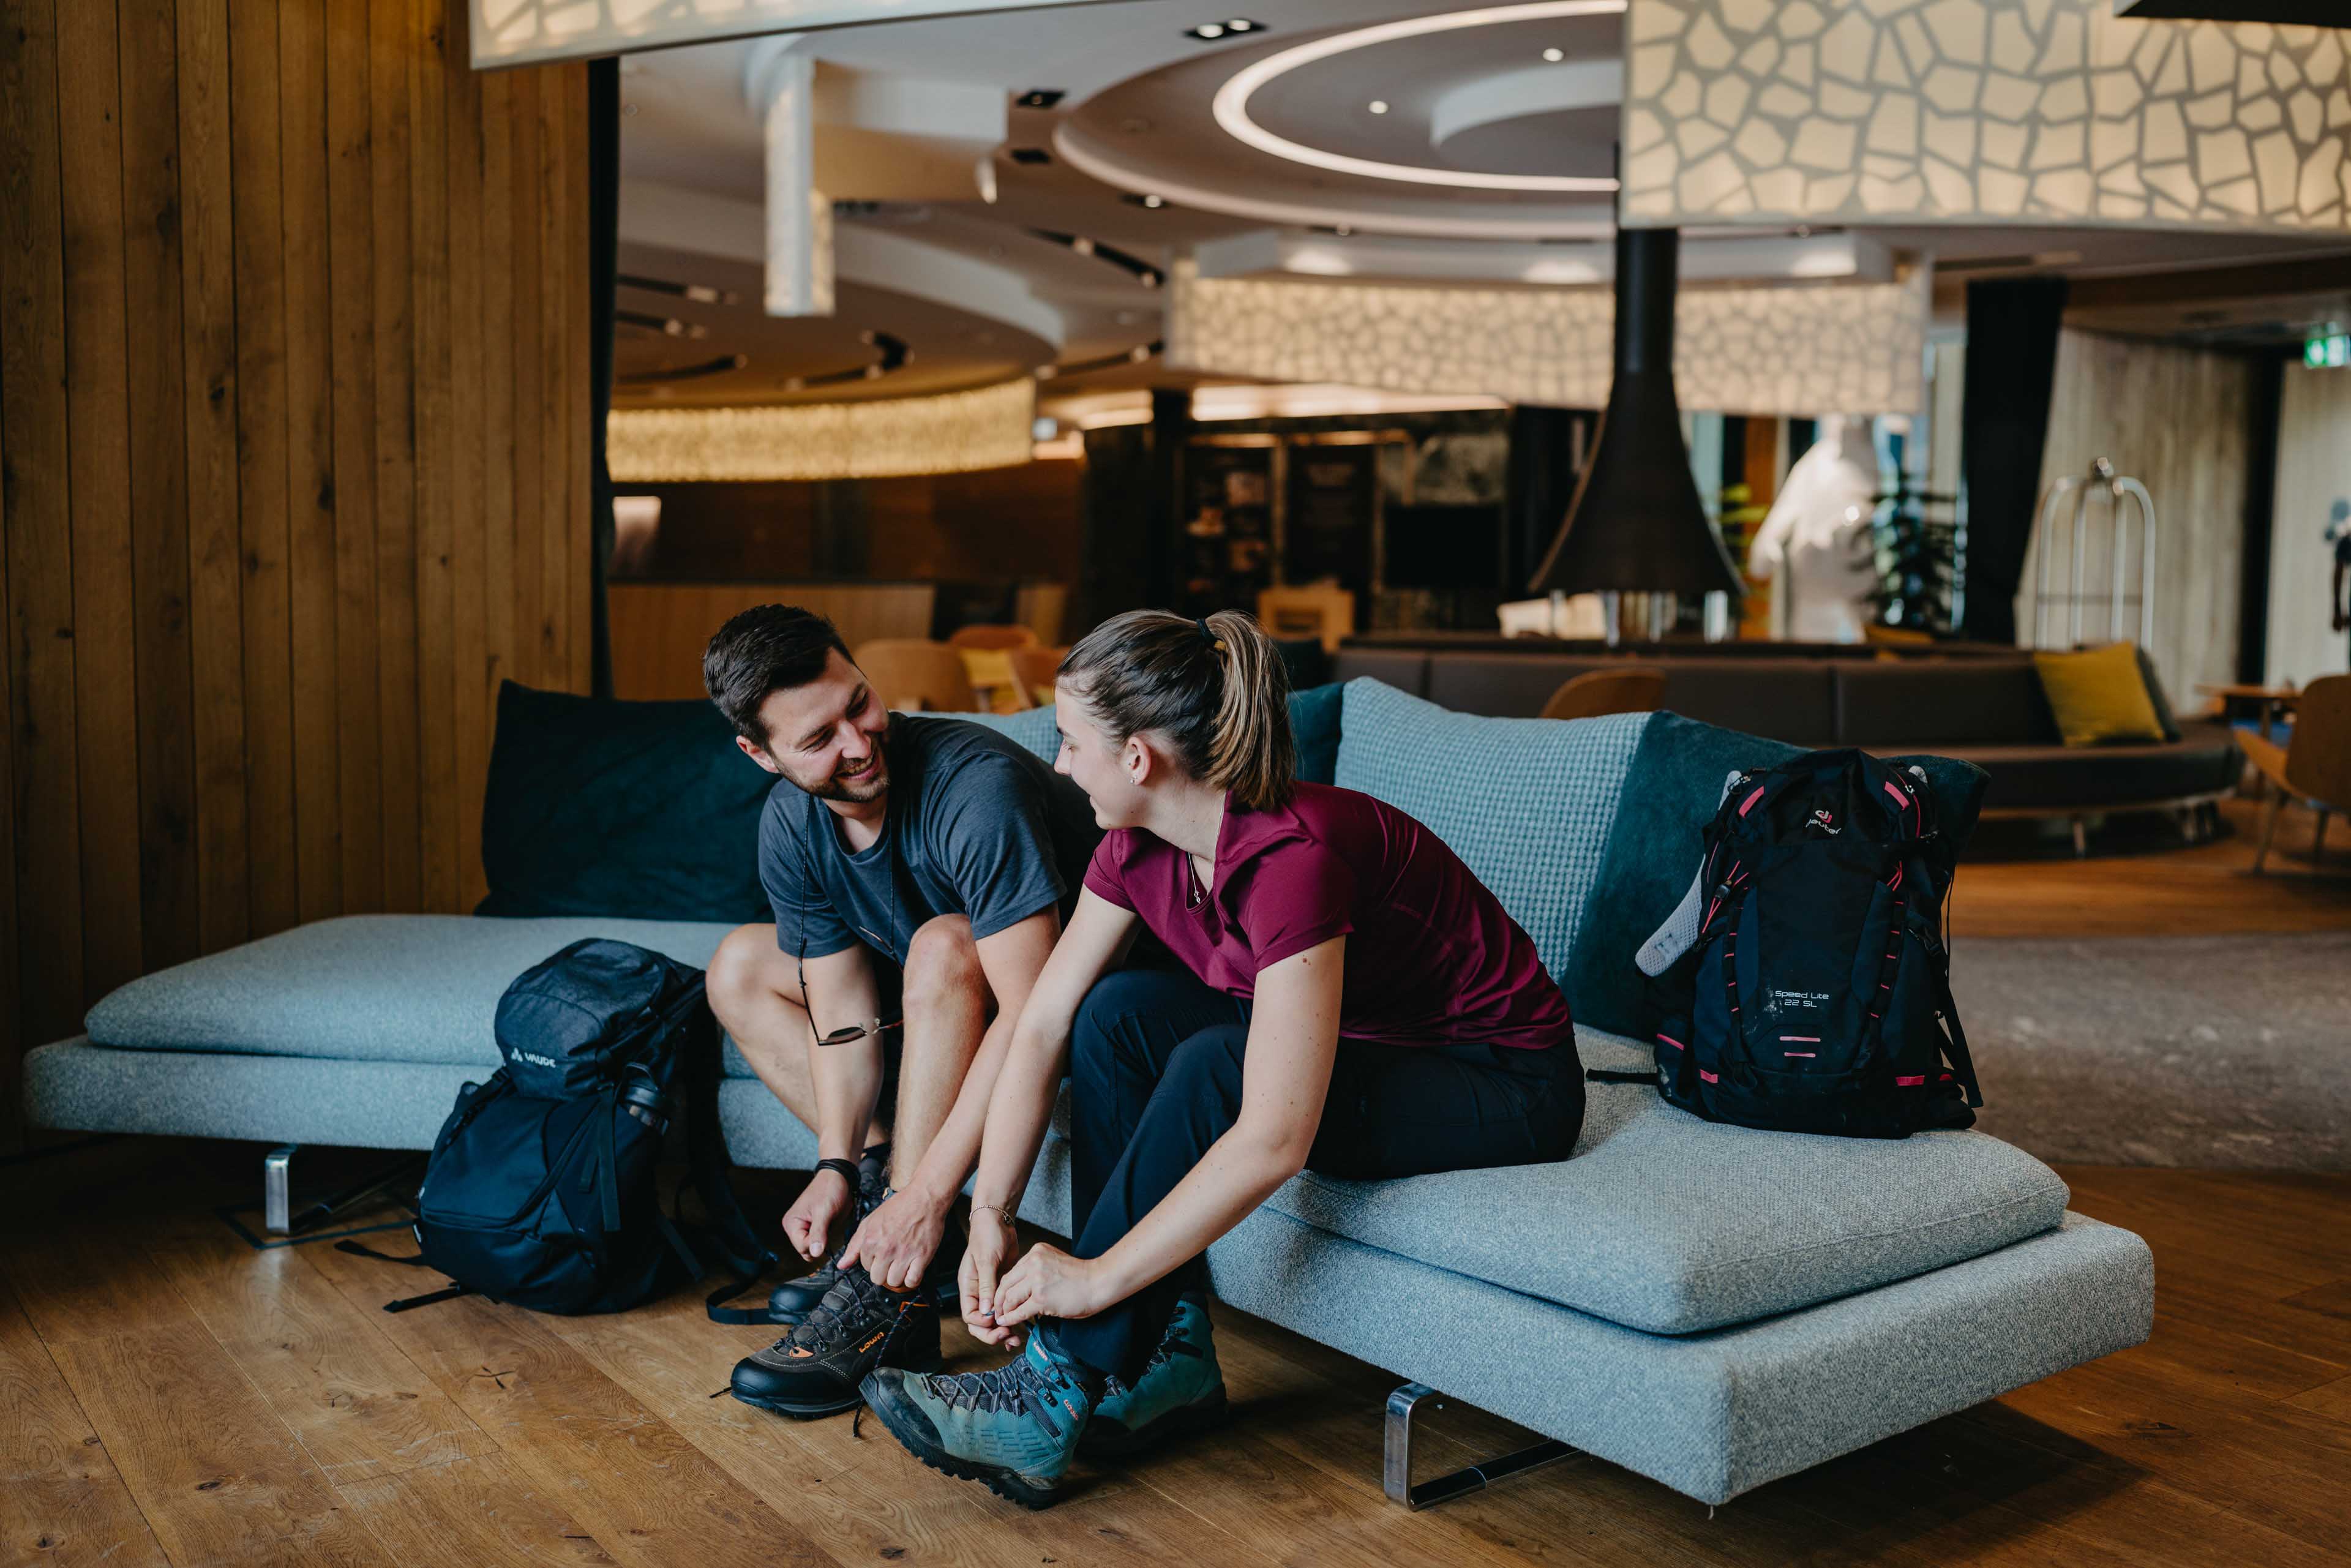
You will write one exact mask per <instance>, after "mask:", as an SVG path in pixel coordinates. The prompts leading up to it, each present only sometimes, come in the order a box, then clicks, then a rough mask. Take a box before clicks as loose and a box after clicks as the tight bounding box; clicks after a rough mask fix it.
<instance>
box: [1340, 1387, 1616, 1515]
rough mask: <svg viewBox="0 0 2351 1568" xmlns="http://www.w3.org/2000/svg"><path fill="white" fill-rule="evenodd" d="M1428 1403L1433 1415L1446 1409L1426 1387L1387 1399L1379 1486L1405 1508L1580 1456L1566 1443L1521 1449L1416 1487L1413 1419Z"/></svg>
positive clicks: (1431, 1504)
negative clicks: (1386, 1416)
mask: <svg viewBox="0 0 2351 1568" xmlns="http://www.w3.org/2000/svg"><path fill="white" fill-rule="evenodd" d="M1423 1400H1427V1401H1428V1402H1429V1404H1430V1406H1431V1407H1432V1408H1434V1409H1440V1410H1441V1409H1443V1408H1444V1406H1445V1399H1444V1396H1442V1395H1440V1394H1438V1393H1437V1390H1435V1389H1434V1388H1431V1387H1429V1386H1428V1385H1426V1384H1422V1383H1407V1384H1405V1385H1403V1386H1402V1387H1400V1388H1398V1389H1397V1390H1396V1391H1395V1393H1393V1394H1391V1395H1389V1396H1388V1418H1387V1444H1386V1452H1385V1455H1384V1460H1383V1463H1382V1466H1381V1475H1380V1484H1381V1486H1382V1488H1383V1489H1384V1490H1385V1491H1386V1492H1387V1494H1388V1498H1389V1500H1391V1501H1394V1502H1400V1503H1402V1504H1404V1505H1405V1507H1406V1508H1408V1509H1412V1510H1414V1511H1418V1510H1421V1509H1424V1508H1431V1507H1434V1506H1435V1505H1437V1503H1440V1502H1446V1501H1448V1500H1451V1499H1454V1498H1457V1497H1460V1496H1463V1495H1464V1494H1466V1493H1468V1492H1473V1491H1483V1490H1485V1489H1486V1488H1488V1487H1489V1486H1491V1485H1493V1484H1494V1483H1495V1482H1496V1481H1499V1480H1500V1479H1503V1478H1504V1477H1506V1476H1514V1475H1517V1474H1519V1473H1520V1471H1522V1470H1531V1469H1534V1468H1535V1467H1536V1466H1538V1465H1548V1464H1550V1463H1552V1461H1553V1460H1555V1459H1564V1458H1569V1457H1570V1456H1572V1455H1573V1454H1575V1453H1577V1452H1578V1451H1579V1450H1577V1449H1574V1448H1569V1447H1568V1446H1567V1445H1566V1444H1565V1443H1561V1442H1548V1441H1547V1442H1541V1443H1537V1444H1536V1445H1535V1446H1534V1447H1532V1448H1520V1450H1519V1451H1518V1452H1517V1453H1515V1454H1504V1455H1502V1456H1501V1457H1500V1458H1492V1459H1482V1460H1480V1461H1479V1462H1478V1463H1477V1464H1474V1465H1470V1466H1468V1467H1466V1468H1464V1469H1458V1470H1455V1471H1454V1472H1453V1473H1452V1474H1450V1475H1444V1476H1438V1477H1437V1478H1436V1479H1433V1480H1426V1481H1423V1482H1421V1483H1420V1484H1419V1485H1418V1486H1415V1485H1414V1484H1413V1480H1412V1418H1413V1416H1414V1414H1415V1412H1416V1411H1417V1410H1418V1408H1419V1407H1420V1404H1421V1402H1422V1401H1423Z"/></svg>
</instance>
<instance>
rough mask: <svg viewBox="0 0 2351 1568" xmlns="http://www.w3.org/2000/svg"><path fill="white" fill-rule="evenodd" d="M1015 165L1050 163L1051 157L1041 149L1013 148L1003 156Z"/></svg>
mask: <svg viewBox="0 0 2351 1568" xmlns="http://www.w3.org/2000/svg"><path fill="white" fill-rule="evenodd" d="M1005 156H1006V157H1008V158H1009V159H1011V160H1012V161H1013V162H1015V163H1050V162H1052V161H1053V155H1052V154H1051V153H1050V152H1046V151H1045V150H1044V149H1043V148H1042V147H1015V148H1014V149H1012V151H1011V152H1008V153H1006V154H1005Z"/></svg>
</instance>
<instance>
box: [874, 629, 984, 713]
mask: <svg viewBox="0 0 2351 1568" xmlns="http://www.w3.org/2000/svg"><path fill="white" fill-rule="evenodd" d="M856 663H857V667H858V668H859V669H861V670H862V671H864V672H865V678H866V680H867V681H869V682H871V683H872V686H873V689H874V690H875V691H877V692H879V693H880V694H881V695H882V705H883V706H884V707H891V708H895V709H897V710H898V711H899V712H901V713H916V712H928V713H978V712H980V711H981V709H980V706H979V694H978V693H977V692H976V691H974V690H973V689H972V685H971V677H970V676H969V675H968V674H965V673H964V667H963V652H962V650H960V649H958V648H955V647H953V646H950V645H949V644H947V643H925V642H919V641H916V640H914V639H913V638H901V637H883V638H880V639H878V640H876V641H874V642H872V643H859V644H858V646H857V659H856Z"/></svg>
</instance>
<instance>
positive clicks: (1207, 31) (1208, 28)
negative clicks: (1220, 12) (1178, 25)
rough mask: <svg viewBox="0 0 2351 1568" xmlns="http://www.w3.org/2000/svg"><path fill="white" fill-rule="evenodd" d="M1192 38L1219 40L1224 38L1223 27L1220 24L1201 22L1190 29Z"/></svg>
mask: <svg viewBox="0 0 2351 1568" xmlns="http://www.w3.org/2000/svg"><path fill="white" fill-rule="evenodd" d="M1192 36H1193V37H1196V38H1221V37H1224V36H1225V26H1224V24H1223V23H1221V22H1203V23H1201V24H1200V25H1199V26H1196V27H1195V28H1193V29H1192Z"/></svg>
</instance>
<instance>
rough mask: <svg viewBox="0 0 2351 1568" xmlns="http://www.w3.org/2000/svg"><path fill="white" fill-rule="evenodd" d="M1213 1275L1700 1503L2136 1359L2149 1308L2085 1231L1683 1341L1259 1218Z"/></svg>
mask: <svg viewBox="0 0 2351 1568" xmlns="http://www.w3.org/2000/svg"><path fill="white" fill-rule="evenodd" d="M1208 1274H1209V1278H1210V1280H1211V1281H1212V1282H1213V1283H1214V1285H1215V1288H1216V1292H1217V1296H1218V1297H1219V1298H1220V1299H1222V1300H1224V1301H1229V1302H1231V1303H1232V1304H1233V1305H1234V1306H1236V1307H1238V1308H1239V1309H1240V1310H1241V1311H1242V1312H1250V1313H1254V1314H1255V1315H1256V1316H1258V1317H1260V1318H1266V1319H1269V1320H1270V1321H1271V1322H1277V1323H1280V1325H1281V1326H1282V1327H1284V1328H1287V1329H1290V1330H1293V1331H1295V1332H1296V1333H1301V1334H1304V1335H1306V1336H1307V1337H1308V1338H1310V1339H1313V1340H1317V1341H1320V1342H1321V1343H1323V1344H1327V1345H1330V1346H1332V1347H1333V1348H1334V1349H1337V1350H1340V1351H1343V1352H1344V1353H1346V1354H1349V1355H1352V1356H1355V1357H1357V1358H1359V1359H1361V1360H1364V1361H1367V1362H1370V1363H1371V1364H1373V1365H1374V1366H1381V1367H1385V1368H1386V1369H1387V1370H1388V1371H1390V1372H1392V1373H1394V1374H1395V1375H1397V1376H1398V1377H1402V1378H1409V1379H1411V1380H1412V1381H1414V1382H1416V1383H1424V1384H1426V1385H1429V1386H1430V1387H1432V1388H1441V1389H1443V1390H1444V1391H1445V1392H1446V1394H1447V1395H1448V1396H1451V1397H1453V1398H1456V1399H1458V1400H1460V1401H1462V1402H1463V1403H1464V1404H1469V1405H1475V1406H1479V1408H1481V1409H1485V1410H1490V1411H1492V1412H1493V1413H1494V1414H1496V1415H1498V1416H1503V1417H1505V1418H1506V1419H1509V1420H1512V1421H1519V1422H1523V1423H1524V1424H1525V1425H1527V1426H1529V1427H1533V1428H1534V1429H1535V1430H1536V1431H1538V1432H1541V1433H1542V1434H1543V1435H1545V1436H1546V1437H1556V1438H1559V1439H1560V1440H1561V1441H1562V1442H1565V1443H1568V1444H1570V1445H1572V1446H1573V1447H1575V1448H1581V1449H1583V1450H1584V1451H1585V1452H1587V1453H1592V1454H1596V1455H1598V1456H1599V1457H1600V1458H1604V1459H1607V1460H1609V1461H1611V1462H1612V1463H1615V1464H1620V1465H1623V1466H1625V1468H1627V1469H1633V1470H1637V1471H1639V1472H1640V1473H1641V1474H1643V1475H1645V1476H1648V1477H1650V1478H1652V1479H1656V1480H1659V1481H1662V1482H1664V1483H1665V1484H1666V1485H1667V1486H1669V1487H1672V1488H1674V1489H1675V1490H1677V1491H1681V1492H1685V1493H1687V1494H1688V1495H1689V1496H1691V1497H1694V1498H1696V1499H1698V1500H1699V1501H1700V1502H1709V1503H1713V1502H1724V1501H1728V1500H1729V1499H1731V1498H1733V1497H1736V1496H1737V1495H1739V1494H1740V1492H1743V1491H1747V1490H1751V1489H1753V1488H1755V1487H1759V1486H1761V1485H1762V1484H1763V1483H1764V1482H1766V1481H1769V1480H1772V1479H1776V1478H1778V1477H1780V1476H1784V1475H1790V1474H1792V1473H1793V1472H1795V1471H1797V1470H1801V1469H1804V1468H1805V1467H1806V1466H1808V1465H1815V1464H1818V1463H1820V1462H1821V1461H1822V1460H1823V1459H1827V1458H1834V1457H1835V1456H1836V1455H1838V1454H1844V1453H1850V1452H1852V1451H1853V1450H1854V1449H1855V1448H1861V1447H1862V1446H1864V1445H1865V1444H1868V1443H1873V1442H1876V1440H1877V1439H1879V1438H1880V1437H1888V1436H1891V1435H1892V1434H1894V1433H1896V1432H1900V1431H1905V1430H1907V1429H1908V1428H1909V1427H1916V1426H1917V1425H1918V1424H1919V1423H1921V1422H1924V1421H1931V1420H1933V1419H1934V1418H1935V1417H1937V1416H1944V1415H1949V1413H1951V1412H1952V1411H1955V1410H1964V1409H1966V1408H1967V1407H1968V1406H1971V1405H1977V1404H1980V1403H1981V1402H1983V1401H1984V1400H1986V1399H1990V1398H1992V1397H1994V1396H1998V1395H2001V1394H2004V1393H2006V1392H2007V1391H2008V1390H2010V1389H2011V1388H2014V1387H2017V1386H2019V1385H2022V1384H2026V1383H2031V1382H2032V1381H2033V1380H2034V1379H2036V1378H2042V1377H2046V1376H2048V1375H2050V1374H2051V1373H2053V1372H2059V1371H2063V1370H2064V1368H2066V1367H2069V1366H2073V1365H2076V1364H2079V1363H2082V1362H2085V1361H2088V1360H2091V1359H2093V1358H2094V1357H2096V1356H2101V1355H2105V1354H2109V1353H2111V1352H2114V1351H2117V1350H2121V1349H2123V1348H2125V1347H2126V1346H2128V1345H2134V1344H2137V1343H2140V1342H2141V1341H2143V1340H2145V1339H2146V1338H2147V1331H2148V1328H2149V1325H2150V1322H2151V1320H2152V1317H2153V1315H2154V1305H2155V1268H2154V1262H2153V1260H2152V1259H2150V1258H2149V1256H2148V1254H2147V1243H2146V1242H2144V1241H2141V1240H2140V1239H2138V1238H2137V1237H2136V1236H2133V1235H2132V1234H2131V1233H2130V1232H2129V1231H2127V1230H2117V1229H2116V1228H2113V1227H2112V1226H2107V1225H2101V1224H2099V1223H2098V1222H2097V1221H2095V1220H2094V1219H2085V1218H2082V1217H2080V1216H2079V1215H2068V1216H2066V1218H2065V1223H2064V1228H2061V1229H2057V1230H2052V1231H2049V1232H2046V1233H2044V1234H2043V1235H2040V1236H2036V1237H2034V1238H2032V1239H2031V1240H2029V1241H2023V1242H2020V1243H2018V1244H2017V1245H2016V1246H2014V1247H2004V1248H2002V1249H2000V1250H1999V1251H1997V1252H1993V1253H1991V1254H1989V1255H1987V1256H1985V1257H1982V1258H1977V1259H1972V1260H1969V1261H1968V1262H1965V1263H1960V1264H1957V1265H1954V1266H1953V1267H1951V1268H1949V1269H1938V1270H1935V1271H1934V1272H1932V1273H1929V1274H1921V1275H1919V1276H1918V1277H1917V1278H1916V1279H1911V1280H1905V1281H1901V1282H1900V1283H1898V1284H1893V1285H1887V1286H1885V1287H1884V1288H1882V1289H1880V1290H1876V1291H1863V1292H1862V1293H1861V1294H1859V1295H1854V1296H1844V1297H1841V1298H1840V1299H1838V1300H1836V1301H1823V1302H1822V1303H1821V1304H1820V1305H1818V1306H1815V1307H1812V1308H1809V1309H1807V1310H1805V1311H1803V1312H1789V1313H1785V1314H1782V1315H1781V1316H1778V1317H1771V1318H1765V1319H1763V1320H1761V1322H1751V1323H1742V1324H1740V1325H1739V1326H1738V1327H1736V1328H1728V1329H1718V1330H1716V1331H1715V1332H1714V1333H1706V1334H1698V1335H1695V1336H1692V1337H1689V1338H1666V1337H1663V1336H1659V1335H1656V1334H1645V1333H1636V1332H1635V1331H1634V1330H1631V1329H1625V1328H1620V1327H1618V1326H1616V1325H1615V1324H1614V1323H1606V1322H1600V1321H1599V1320H1598V1319H1596V1318H1591V1317H1586V1316H1585V1315H1583V1313H1581V1312H1562V1311H1561V1310H1560V1309H1559V1308H1557V1307H1554V1306H1552V1305H1551V1304H1550V1303H1549V1302H1546V1301H1537V1300H1535V1299H1534V1298H1533V1297H1531V1296H1523V1295H1520V1294H1518V1293H1517V1292H1515V1291H1505V1290H1502V1289H1500V1288H1499V1287H1498V1286H1494V1285H1489V1284H1487V1283H1485V1282H1484V1281H1479V1280H1471V1279H1467V1278H1464V1277H1463V1276H1461V1275H1458V1274H1451V1273H1447V1272H1446V1271H1445V1270H1441V1269H1431V1268H1429V1267H1428V1266H1427V1265H1426V1264H1423V1263H1417V1262H1415V1261H1413V1260H1410V1259H1407V1258H1402V1257H1399V1256H1397V1255H1396V1254H1395V1253H1393V1252H1384V1251H1382V1250H1380V1249H1378V1248H1376V1247H1366V1246H1364V1245H1362V1244H1361V1243H1359V1242H1353V1241H1349V1240H1346V1239H1343V1238H1342V1237H1336V1236H1332V1235H1331V1234H1330V1233H1329V1232H1328V1231H1323V1230H1317V1229H1315V1228H1313V1227H1311V1226H1307V1225H1301V1224H1299V1223H1298V1222H1297V1221H1295V1220H1293V1219H1290V1218H1288V1217H1286V1216H1283V1215H1279V1214H1272V1213H1269V1212H1267V1211H1265V1210H1262V1209H1260V1210H1259V1211H1258V1212H1257V1213H1256V1214H1253V1215H1251V1216H1250V1217H1249V1218H1247V1219H1245V1220H1243V1221H1242V1222H1241V1223H1240V1224H1239V1225H1238V1226H1237V1227H1236V1228H1234V1229H1233V1230H1232V1231H1231V1232H1230V1233H1229V1234H1228V1235H1227V1236H1226V1237H1225V1238H1224V1239H1222V1240H1219V1241H1218V1242H1217V1244H1216V1245H1215V1246H1213V1247H1211V1248H1210V1249H1208ZM1402 1303H1409V1305H1408V1306H1405V1305H1403V1304H1402ZM1422 1466H1423V1471H1424V1474H1426V1471H1427V1470H1428V1469H1434V1468H1437V1467H1436V1466H1435V1464H1434V1462H1433V1461H1430V1460H1426V1459H1424V1460H1423V1461H1422ZM1755 1560H1756V1561H1761V1560H1762V1559H1761V1558H1760V1557H1759V1558H1757V1559H1755Z"/></svg>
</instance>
